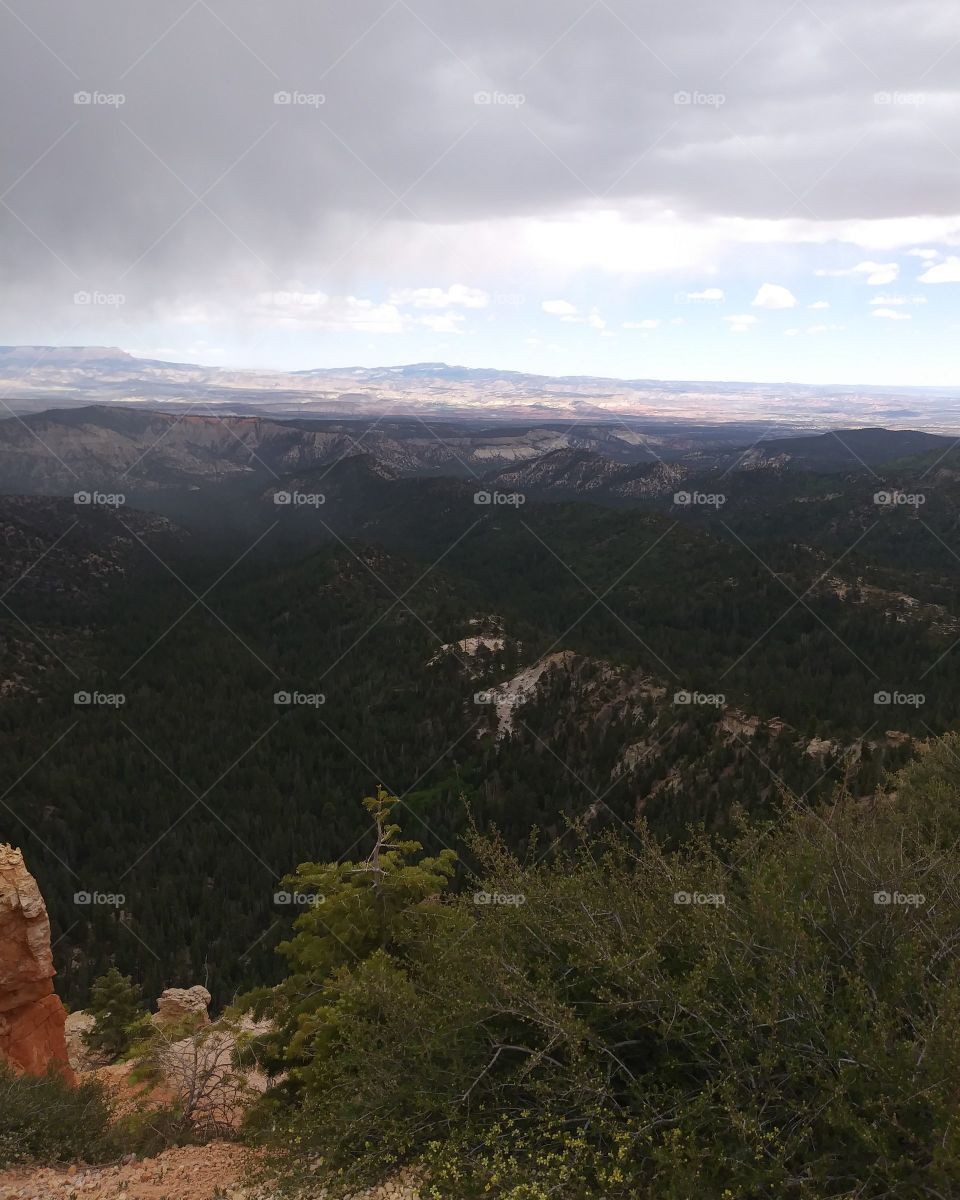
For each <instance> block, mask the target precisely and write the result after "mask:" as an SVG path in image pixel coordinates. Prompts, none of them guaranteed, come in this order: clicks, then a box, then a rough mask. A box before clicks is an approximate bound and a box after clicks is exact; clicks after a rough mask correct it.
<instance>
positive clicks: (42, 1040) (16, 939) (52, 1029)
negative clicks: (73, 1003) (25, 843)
mask: <svg viewBox="0 0 960 1200" xmlns="http://www.w3.org/2000/svg"><path fill="white" fill-rule="evenodd" d="M55 974H56V972H55V971H54V968H53V956H52V955H51V953H50V920H49V918H48V917H47V908H46V905H45V904H44V903H43V897H42V896H41V895H40V889H39V888H38V887H37V882H36V880H35V879H34V878H33V876H32V875H31V874H30V872H29V871H28V870H27V868H26V867H25V866H24V864H23V855H22V854H21V853H20V851H19V850H14V849H13V847H12V846H6V845H0V1062H3V1063H7V1064H9V1065H11V1066H12V1067H13V1068H14V1069H15V1070H17V1071H25V1072H27V1073H28V1074H31V1075H40V1074H42V1073H43V1072H44V1071H45V1070H46V1069H47V1067H48V1066H49V1065H50V1064H51V1063H53V1064H55V1065H56V1066H58V1067H59V1068H60V1070H62V1071H63V1073H64V1074H65V1075H66V1076H67V1077H68V1078H70V1079H71V1080H72V1079H73V1072H72V1071H71V1069H70V1064H69V1060H68V1058H67V1043H66V1039H65V1037H64V1032H63V1026H64V1020H65V1013H64V1010H63V1005H62V1004H61V1003H60V999H59V997H58V996H56V995H54V991H53V976H54V975H55Z"/></svg>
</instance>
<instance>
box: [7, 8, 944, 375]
mask: <svg viewBox="0 0 960 1200" xmlns="http://www.w3.org/2000/svg"><path fill="white" fill-rule="evenodd" d="M0 47H2V49H0V54H2V58H3V62H2V67H3V69H2V73H0V90H2V108H0V129H2V135H0V136H2V147H3V153H2V158H0V196H2V201H0V232H2V243H0V269H2V279H3V285H4V286H3V292H2V303H3V324H4V333H3V336H2V338H0V340H2V341H3V342H5V343H66V344H112V345H120V346H122V347H123V348H125V349H127V350H129V351H131V352H132V353H135V354H146V355H150V356H155V357H164V358H170V359H177V360H185V361H197V362H204V363H218V364H223V365H263V366H281V367H293V368H302V367H311V366H340V365H348V364H361V365H374V364H386V363H398V362H410V361H420V360H433V359H443V360H446V361H448V362H458V363H465V364H468V365H474V366H480V365H495V366H503V367H514V368H520V369H528V370H535V371H544V372H548V373H555V374H577V373H591V374H608V375H624V376H630V377H641V376H642V377H663V378H672V379H710V378H723V379H758V380H776V379H789V380H798V381H811V382H865V383H870V382H878V383H879V382H883V383H904V384H906V383H921V384H937V383H939V384H951V385H952V384H960V367H958V365H957V356H956V354H955V350H954V347H955V345H956V343H957V339H958V334H960V303H958V301H960V120H958V117H960V6H958V5H957V4H956V3H955V2H953V0H887V2H886V3H882V4H868V3H866V2H865V0H829V3H828V2H827V0H816V2H815V3H813V4H807V3H804V2H802V0H800V2H797V3H789V2H783V0H728V2H727V3H725V4H723V5H719V4H717V3H715V2H714V0H709V2H703V3H701V2H700V0H679V2H676V3H662V2H658V3H646V2H644V3H638V2H637V0H631V2H629V3H627V2H625V0H609V2H608V0H594V2H593V3H590V2H589V0H409V2H408V0H392V2H391V0H334V2H330V0H308V2H306V0H305V2H301V0H271V2H270V3H264V0H256V2H253V0H192V2H191V0H149V2H148V0H110V2H105V0H29V2H28V0H0Z"/></svg>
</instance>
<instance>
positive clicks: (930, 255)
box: [907, 247, 940, 262]
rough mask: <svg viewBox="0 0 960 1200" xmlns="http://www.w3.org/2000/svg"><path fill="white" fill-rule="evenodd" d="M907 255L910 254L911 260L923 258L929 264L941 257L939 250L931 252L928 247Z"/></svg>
mask: <svg viewBox="0 0 960 1200" xmlns="http://www.w3.org/2000/svg"><path fill="white" fill-rule="evenodd" d="M907 254H909V255H910V257H911V258H922V259H925V260H926V261H927V262H930V261H931V260H932V259H934V258H939V257H940V251H939V250H931V249H929V248H928V247H918V248H917V249H916V250H908V251H907Z"/></svg>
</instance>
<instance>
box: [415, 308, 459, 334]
mask: <svg viewBox="0 0 960 1200" xmlns="http://www.w3.org/2000/svg"><path fill="white" fill-rule="evenodd" d="M462 321H463V313H455V312H448V313H428V314H427V315H426V316H424V317H418V318H417V324H418V325H422V326H423V327H424V328H425V329H429V330H430V332H431V333H462V332H463V330H462V329H460V328H459V326H460V323H461V322H462Z"/></svg>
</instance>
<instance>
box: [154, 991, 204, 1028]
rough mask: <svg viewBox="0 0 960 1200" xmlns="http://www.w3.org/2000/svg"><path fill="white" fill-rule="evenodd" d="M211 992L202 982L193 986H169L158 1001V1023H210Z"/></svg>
mask: <svg viewBox="0 0 960 1200" xmlns="http://www.w3.org/2000/svg"><path fill="white" fill-rule="evenodd" d="M209 1005H210V993H209V992H208V991H207V989H206V988H205V987H201V986H200V984H195V985H194V986H193V987H192V988H167V989H166V991H165V992H163V994H162V995H161V996H160V999H159V1000H158V1001H157V1011H156V1012H155V1013H154V1016H153V1020H154V1022H155V1023H156V1024H157V1025H179V1024H191V1025H209V1023H210V1015H209V1013H208V1012H207V1008H208V1007H209Z"/></svg>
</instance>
